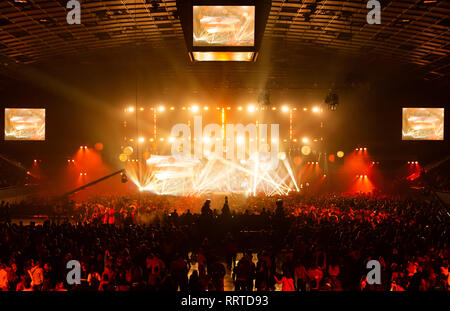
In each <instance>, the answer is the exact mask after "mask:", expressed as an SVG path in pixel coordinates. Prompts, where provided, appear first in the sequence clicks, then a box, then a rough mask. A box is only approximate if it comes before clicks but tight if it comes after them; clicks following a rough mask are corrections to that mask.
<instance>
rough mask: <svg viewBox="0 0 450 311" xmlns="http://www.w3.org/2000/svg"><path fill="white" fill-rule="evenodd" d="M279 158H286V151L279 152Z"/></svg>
mask: <svg viewBox="0 0 450 311" xmlns="http://www.w3.org/2000/svg"><path fill="white" fill-rule="evenodd" d="M278 158H279V159H280V160H282V161H283V160H286V153H285V152H280V153H279V154H278Z"/></svg>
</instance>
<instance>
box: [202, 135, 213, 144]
mask: <svg viewBox="0 0 450 311" xmlns="http://www.w3.org/2000/svg"><path fill="white" fill-rule="evenodd" d="M210 141H211V139H210V138H209V137H207V136H205V137H203V142H204V143H205V144H209V143H210Z"/></svg>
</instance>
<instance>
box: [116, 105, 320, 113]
mask: <svg viewBox="0 0 450 311" xmlns="http://www.w3.org/2000/svg"><path fill="white" fill-rule="evenodd" d="M155 109H156V110H157V111H158V112H164V111H165V110H166V107H165V106H158V107H151V108H150V110H152V111H153V110H155ZM176 109H177V108H175V107H170V108H169V110H170V111H174V110H176ZM186 109H187V110H190V111H191V112H192V113H198V112H200V111H201V110H202V108H201V107H200V106H197V105H193V106H190V107H187V108H186V107H182V108H181V110H186ZM221 109H226V110H231V109H232V108H231V107H223V108H221V107H216V110H221ZM236 109H237V110H238V111H243V110H244V109H245V108H244V107H242V106H238V107H237V108H236ZM266 109H267V110H272V111H276V110H281V111H282V112H290V111H297V110H300V109H299V108H296V107H294V108H290V107H289V106H281V107H270V108H269V107H267V108H266V107H261V108H259V107H258V106H256V105H248V106H247V107H246V110H247V111H248V112H250V113H252V112H255V111H258V110H266ZM135 110H136V109H135V107H132V106H131V107H128V108H125V112H135ZM144 110H145V108H144V107H141V108H139V111H144ZM203 110H204V111H208V110H209V107H208V106H204V107H203ZM302 110H303V111H308V110H309V108H307V107H304V108H303V109H302ZM311 111H312V112H314V113H320V112H323V109H322V108H321V107H319V106H314V107H312V108H311Z"/></svg>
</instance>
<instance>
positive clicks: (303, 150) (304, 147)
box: [302, 146, 311, 163]
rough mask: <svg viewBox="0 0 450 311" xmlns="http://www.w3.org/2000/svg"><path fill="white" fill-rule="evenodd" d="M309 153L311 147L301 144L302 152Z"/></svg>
mask: <svg viewBox="0 0 450 311" xmlns="http://www.w3.org/2000/svg"><path fill="white" fill-rule="evenodd" d="M310 153H311V147H309V146H303V147H302V154H304V155H309V154H310ZM308 163H309V162H308Z"/></svg>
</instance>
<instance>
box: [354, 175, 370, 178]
mask: <svg viewBox="0 0 450 311" xmlns="http://www.w3.org/2000/svg"><path fill="white" fill-rule="evenodd" d="M356 178H367V175H356Z"/></svg>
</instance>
